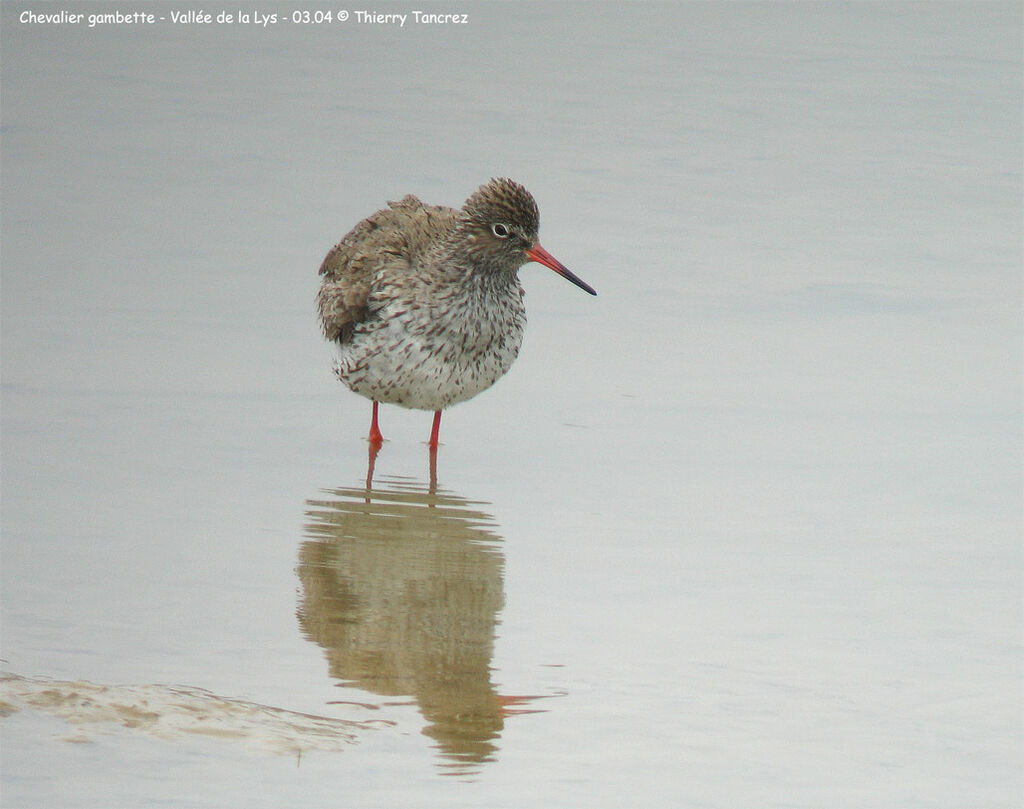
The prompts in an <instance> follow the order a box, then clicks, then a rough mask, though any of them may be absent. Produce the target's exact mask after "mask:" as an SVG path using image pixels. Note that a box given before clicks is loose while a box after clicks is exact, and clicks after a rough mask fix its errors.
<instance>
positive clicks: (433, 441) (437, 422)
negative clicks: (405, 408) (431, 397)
mask: <svg viewBox="0 0 1024 809" xmlns="http://www.w3.org/2000/svg"><path fill="white" fill-rule="evenodd" d="M440 431H441V411H440V410H435V411H434V426H433V428H432V429H431V430H430V440H429V441H428V442H427V446H428V447H435V448H436V447H437V434H438V433H439V432H440Z"/></svg>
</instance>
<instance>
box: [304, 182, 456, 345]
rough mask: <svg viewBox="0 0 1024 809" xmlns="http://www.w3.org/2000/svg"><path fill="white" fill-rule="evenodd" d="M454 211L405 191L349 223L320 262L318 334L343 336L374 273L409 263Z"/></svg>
mask: <svg viewBox="0 0 1024 809" xmlns="http://www.w3.org/2000/svg"><path fill="white" fill-rule="evenodd" d="M457 217H458V211H455V210H454V209H452V208H446V207H444V206H441V205H424V204H423V203H422V202H420V201H419V200H418V199H417V198H416V197H414V196H413V195H412V194H409V195H408V196H406V197H405V198H404V199H402V200H401V201H400V202H389V203H388V207H387V208H382V209H381V210H379V211H377V212H376V213H375V214H372V215H371V216H368V217H366V219H364V220H363V221H362V222H360V223H359V224H358V225H356V226H355V227H354V228H352V230H351V231H349V233H348V235H347V236H345V238H344V239H342V240H341V241H340V242H338V244H337V245H336V246H335V247H334V248H333V249H332V250H331V251H330V252H329V253H328V254H327V257H326V258H325V259H324V263H323V264H321V265H320V275H321V282H320V292H319V294H318V295H317V305H318V307H319V310H320V325H321V326H322V327H323V330H324V337H326V338H327V339H328V340H338V341H339V342H345V341H346V340H347V339H349V337H350V336H351V334H352V329H353V328H354V327H355V325H356V324H357V323H359V322H360V321H362V320H365V319H366V318H367V317H368V316H369V311H368V308H367V300H368V298H369V296H370V292H371V291H372V289H373V285H374V279H376V278H385V279H386V278H387V275H388V274H389V273H404V272H408V271H409V269H410V268H412V267H415V266H416V265H417V263H418V262H419V260H420V259H421V257H422V255H423V253H424V252H425V251H426V250H427V249H428V248H429V246H430V245H431V244H433V243H434V242H436V241H437V240H439V239H442V238H443V237H444V235H445V234H446V233H448V231H449V230H451V228H452V227H453V226H454V224H455V221H456V219H457Z"/></svg>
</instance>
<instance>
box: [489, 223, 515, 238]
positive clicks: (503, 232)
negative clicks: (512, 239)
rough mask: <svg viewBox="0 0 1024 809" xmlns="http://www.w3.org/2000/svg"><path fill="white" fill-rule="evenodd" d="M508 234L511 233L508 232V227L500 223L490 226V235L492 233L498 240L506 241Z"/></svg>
mask: <svg viewBox="0 0 1024 809" xmlns="http://www.w3.org/2000/svg"><path fill="white" fill-rule="evenodd" d="M510 232H511V231H510V230H509V227H508V225H503V224H501V222H496V223H495V224H493V225H491V233H493V234H494V235H495V236H497V237H498V238H499V239H507V238H508V234H509V233H510Z"/></svg>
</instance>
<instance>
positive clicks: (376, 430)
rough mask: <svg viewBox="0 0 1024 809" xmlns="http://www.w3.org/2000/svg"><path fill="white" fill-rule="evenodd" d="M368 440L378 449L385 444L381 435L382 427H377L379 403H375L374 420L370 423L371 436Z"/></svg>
mask: <svg viewBox="0 0 1024 809" xmlns="http://www.w3.org/2000/svg"><path fill="white" fill-rule="evenodd" d="M367 438H368V439H369V441H370V443H371V444H376V445H377V446H378V447H379V446H380V445H381V444H383V443H384V436H382V435H381V434H380V427H378V426H377V402H374V403H373V419H372V420H371V421H370V435H369V436H367Z"/></svg>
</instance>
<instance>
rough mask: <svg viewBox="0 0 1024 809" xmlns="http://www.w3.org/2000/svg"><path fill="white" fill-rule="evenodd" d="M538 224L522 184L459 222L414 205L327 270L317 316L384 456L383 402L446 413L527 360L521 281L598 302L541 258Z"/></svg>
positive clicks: (367, 233) (409, 202)
mask: <svg viewBox="0 0 1024 809" xmlns="http://www.w3.org/2000/svg"><path fill="white" fill-rule="evenodd" d="M539 222H540V214H539V212H538V210H537V203H536V202H535V201H534V199H533V196H532V195H531V194H530V192H529V191H527V190H526V189H525V188H523V186H521V185H520V184H519V183H516V182H513V181H512V180H508V179H504V178H501V179H492V180H491V181H490V182H487V183H485V184H484V185H482V186H480V188H478V189H477V190H476V192H475V193H474V194H473V195H472V196H471V197H470V198H469V199H468V200H466V204H465V205H463V206H462V209H461V210H455V209H454V208H448V207H444V206H440V205H424V204H423V203H422V202H420V201H419V200H418V199H417V198H416V197H414V196H413V195H412V194H409V195H408V196H406V197H405V198H404V199H402V200H401V201H400V202H389V203H388V207H387V208H383V209H381V210H379V211H377V212H376V213H375V214H373V215H372V216H369V217H367V218H366V219H364V220H363V221H362V222H360V223H359V224H358V225H356V226H355V227H354V228H352V230H351V231H349V233H348V235H347V236H345V238H344V239H342V240H341V241H340V242H339V243H338V244H337V246H335V247H334V249H332V250H331V251H330V252H329V253H328V254H327V257H326V258H325V259H324V262H323V264H322V265H321V266H320V275H321V277H322V280H321V284H320V292H319V294H318V295H317V304H318V306H319V310H320V322H321V325H322V326H323V331H324V337H325V338H326V339H327V340H329V341H331V342H333V343H335V344H336V345H337V349H338V356H337V360H336V362H335V365H334V371H335V373H336V374H337V376H338V378H339V379H340V380H341V381H342V382H344V383H345V384H346V385H347V386H348V387H349V388H350V389H351V390H353V391H355V392H356V393H358V394H360V395H361V396H365V397H366V398H368V399H370V400H371V401H372V402H373V417H372V420H371V423H370V435H369V439H370V442H371V443H372V444H375V445H378V446H379V445H380V444H381V442H382V441H383V436H382V435H381V432H380V427H379V426H378V424H377V405H378V403H379V402H385V403H387V404H396V405H400V406H402V407H408V408H415V409H418V410H433V411H434V423H433V427H432V429H431V432H430V441H429V444H430V446H431V448H436V447H437V436H438V431H439V429H440V426H441V411H442V410H443V409H444V408H446V407H450V406H451V405H453V404H457V403H458V402H464V401H466V400H467V399H470V398H472V397H473V396H476V395H477V394H478V393H480V392H481V391H483V390H486V389H487V388H489V387H490V386H491V385H493V384H494V383H495V382H496V381H497V380H498V379H499V378H500V377H501V376H502V375H503V374H504V373H505V372H506V371H508V369H509V368H510V367H511V365H512V362H513V360H515V358H516V356H517V355H518V353H519V346H520V345H521V344H522V342H523V327H524V326H525V325H526V310H525V308H524V307H523V288H522V286H521V285H520V283H519V276H518V270H519V268H520V267H521V266H523V265H524V264H526V263H527V262H529V261H536V262H538V263H539V264H543V265H544V266H546V267H550V268H551V269H552V270H554V271H555V272H556V273H558V274H559V275H561V276H562V277H564V278H567V279H568V280H570V281H572V282H573V283H574V284H576V286H578V287H580V288H581V289H583V290H584V291H586V292H589V293H590V294H591V295H596V294H597V293H596V292H595V291H594V290H593V288H592V287H590V286H589V285H588V284H586V283H584V282H583V281H581V280H580V279H579V278H577V277H576V276H575V275H573V273H571V272H570V271H569V270H568V269H566V267H565V266H564V265H563V264H562V263H561V262H559V261H558V260H557V259H556V258H555V257H554V256H552V255H551V254H550V253H549V252H548V251H547V250H545V249H544V248H543V247H541V245H540V243H539V242H538V241H537V229H538V226H539Z"/></svg>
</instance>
